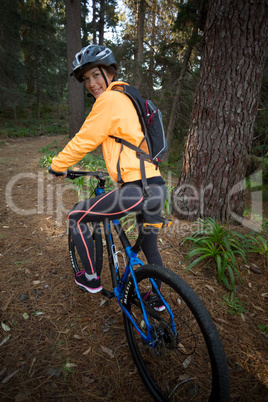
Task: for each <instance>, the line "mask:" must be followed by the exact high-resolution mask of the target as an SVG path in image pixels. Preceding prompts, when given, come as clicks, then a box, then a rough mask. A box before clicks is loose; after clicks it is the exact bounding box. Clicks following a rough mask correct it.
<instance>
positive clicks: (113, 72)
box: [100, 66, 117, 78]
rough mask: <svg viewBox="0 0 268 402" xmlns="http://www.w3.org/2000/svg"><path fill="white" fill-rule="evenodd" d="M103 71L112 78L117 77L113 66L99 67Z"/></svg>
mask: <svg viewBox="0 0 268 402" xmlns="http://www.w3.org/2000/svg"><path fill="white" fill-rule="evenodd" d="M100 67H101V68H102V69H103V70H105V71H106V72H107V73H108V74H110V75H112V76H113V77H114V78H115V77H116V75H117V72H116V69H115V68H114V66H100Z"/></svg>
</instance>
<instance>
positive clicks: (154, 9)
mask: <svg viewBox="0 0 268 402" xmlns="http://www.w3.org/2000/svg"><path fill="white" fill-rule="evenodd" d="M156 12H157V0H153V2H152V17H151V18H152V31H151V33H150V64H149V77H148V86H149V92H150V93H153V87H154V49H155V24H156ZM148 97H150V96H148Z"/></svg>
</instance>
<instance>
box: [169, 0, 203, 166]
mask: <svg viewBox="0 0 268 402" xmlns="http://www.w3.org/2000/svg"><path fill="white" fill-rule="evenodd" d="M203 4H204V0H202V2H201V6H200V10H199V14H198V18H197V19H196V22H195V25H194V27H193V31H192V34H191V38H190V40H189V43H188V46H187V49H186V52H185V55H184V58H183V63H182V67H181V72H180V76H179V79H178V85H177V88H176V92H175V96H174V99H173V104H172V108H171V113H170V117H169V123H168V128H167V133H166V139H167V146H168V151H167V152H166V153H165V156H164V158H163V161H164V162H168V161H169V154H170V149H171V143H172V134H173V130H174V127H175V123H176V116H177V111H179V108H180V107H179V101H180V95H181V89H182V83H183V80H184V77H185V73H186V70H187V67H188V64H189V60H190V57H191V54H192V50H193V48H194V46H195V44H196V37H197V35H198V28H199V24H200V19H201V17H202V8H203Z"/></svg>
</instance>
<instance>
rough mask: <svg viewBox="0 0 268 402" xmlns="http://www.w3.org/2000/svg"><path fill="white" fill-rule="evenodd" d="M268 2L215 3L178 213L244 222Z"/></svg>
mask: <svg viewBox="0 0 268 402" xmlns="http://www.w3.org/2000/svg"><path fill="white" fill-rule="evenodd" d="M267 11H268V10H267V2H266V0H256V1H254V2H253V1H248V0H226V1H222V0H214V1H211V2H210V6H209V10H208V17H207V22H206V28H205V33H204V47H203V52H202V59H201V66H200V76H199V81H198V84H197V89H196V93H195V97H194V101H193V108H192V115H191V123H190V128H189V133H188V138H187V143H186V147H185V151H184V158H183V167H182V172H181V175H180V179H179V183H178V187H177V189H176V190H175V191H174V194H173V207H174V210H175V213H176V215H178V216H179V217H181V218H183V219H188V220H196V219H197V218H198V217H201V218H203V217H208V216H209V217H212V218H214V219H218V220H221V221H222V222H226V221H230V220H236V221H239V222H241V221H242V220H241V217H242V215H243V212H244V201H243V182H244V177H245V170H246V167H247V160H248V155H249V151H250V147H251V142H252V137H253V125H254V121H255V117H256V113H257V107H258V99H259V94H260V89H261V81H262V76H263V71H264V66H265V59H266V54H267V43H268V41H267V31H268V18H267V16H268V13H267Z"/></svg>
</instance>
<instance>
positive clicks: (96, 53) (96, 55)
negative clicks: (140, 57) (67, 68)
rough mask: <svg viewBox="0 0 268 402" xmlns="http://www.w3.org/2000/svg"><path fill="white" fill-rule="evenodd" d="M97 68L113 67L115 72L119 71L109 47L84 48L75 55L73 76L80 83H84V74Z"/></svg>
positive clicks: (92, 46)
mask: <svg viewBox="0 0 268 402" xmlns="http://www.w3.org/2000/svg"><path fill="white" fill-rule="evenodd" d="M95 66H113V67H114V68H115V70H116V69H117V64H116V61H115V58H114V55H113V52H112V51H111V50H110V49H109V48H108V47H105V46H102V45H89V46H86V47H83V49H82V50H80V52H78V53H76V55H75V59H74V61H73V70H72V72H71V75H74V76H75V78H76V79H77V80H78V81H79V82H82V81H83V80H82V76H83V74H84V73H85V72H86V71H88V70H89V69H91V68H92V67H95Z"/></svg>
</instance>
